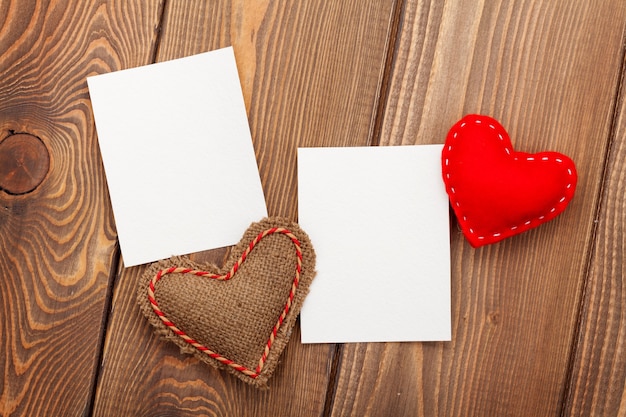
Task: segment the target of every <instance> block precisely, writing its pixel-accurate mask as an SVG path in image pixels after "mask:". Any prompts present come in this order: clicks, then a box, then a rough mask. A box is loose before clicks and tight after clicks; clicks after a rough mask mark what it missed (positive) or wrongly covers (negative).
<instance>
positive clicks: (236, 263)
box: [138, 218, 315, 388]
mask: <svg viewBox="0 0 626 417" xmlns="http://www.w3.org/2000/svg"><path fill="white" fill-rule="evenodd" d="M314 268H315V252H314V251H313V247H312V245H311V242H310V240H309V238H308V236H307V235H306V233H305V232H304V231H303V230H302V229H300V227H299V226H298V225H297V224H295V223H292V222H289V221H288V220H285V219H279V218H268V219H264V220H262V221H260V222H258V223H253V224H252V225H251V226H250V227H249V228H248V230H247V231H246V232H245V234H244V236H243V237H242V239H241V241H240V242H239V243H238V244H237V245H236V246H234V247H233V248H232V249H231V251H230V255H229V257H228V260H227V261H226V263H225V268H224V269H220V268H218V267H217V266H215V265H212V264H202V265H201V264H196V263H194V262H192V261H191V260H189V259H187V258H184V257H177V258H172V259H170V260H167V261H161V262H157V263H155V264H153V265H151V266H150V267H149V268H148V269H147V270H146V272H145V273H144V275H143V276H142V278H141V281H140V285H139V290H138V301H139V305H140V307H141V311H142V312H143V314H144V315H145V316H146V317H147V318H148V320H149V322H150V323H151V324H152V325H153V326H154V327H155V329H156V332H157V333H158V334H160V335H162V336H163V337H165V339H166V340H170V341H172V342H174V343H176V344H177V345H178V346H179V347H180V348H181V350H182V351H183V352H184V353H191V354H193V355H195V356H196V357H197V358H199V359H200V360H201V361H203V362H206V363H208V364H210V365H212V366H215V367H217V368H219V369H224V370H227V371H229V372H231V373H233V374H234V375H236V376H237V377H239V378H240V379H242V380H243V381H245V382H248V383H250V384H252V385H254V386H256V387H259V388H262V387H266V386H267V381H268V379H269V377H270V376H271V375H272V373H273V372H274V369H275V368H276V365H277V364H278V359H279V357H280V354H281V353H282V351H283V349H284V348H285V346H286V344H287V342H288V341H289V337H290V334H291V330H292V329H293V326H294V324H295V322H296V317H297V315H298V313H299V312H300V309H301V307H302V303H303V301H304V298H305V296H306V294H307V292H308V289H309V285H310V283H311V281H312V280H313V277H314V275H315V271H314Z"/></svg>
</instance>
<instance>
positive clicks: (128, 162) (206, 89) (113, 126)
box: [87, 48, 267, 266]
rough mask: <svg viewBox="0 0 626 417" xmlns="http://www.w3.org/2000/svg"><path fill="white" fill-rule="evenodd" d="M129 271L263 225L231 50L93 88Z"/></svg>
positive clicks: (112, 78) (124, 74) (120, 75)
mask: <svg viewBox="0 0 626 417" xmlns="http://www.w3.org/2000/svg"><path fill="white" fill-rule="evenodd" d="M87 82H88V85H89V93H90V95H91V101H92V106H93V112H94V116H95V121H96V128H97V131H98V141H99V144H100V150H101V153H102V159H103V162H104V168H105V172H106V177H107V182H108V186H109V194H110V196H111V203H112V206H113V213H114V216H115V223H116V227H117V233H118V237H119V242H120V247H121V250H122V255H123V257H124V264H125V266H133V265H138V264H143V263H147V262H152V261H155V260H158V259H163V258H167V257H170V256H172V255H180V254H187V253H192V252H198V251H201V250H207V249H213V248H217V247H222V246H227V245H233V244H235V243H237V242H238V241H239V239H240V238H241V236H242V234H243V232H244V231H245V230H246V229H247V227H248V226H249V225H250V223H252V222H254V221H258V220H260V219H261V218H263V217H265V216H267V209H266V206H265V199H264V196H263V190H262V188H261V181H260V178H259V172H258V167H257V163H256V159H255V155H254V149H253V146H252V140H251V136H250V130H249V126H248V119H247V114H246V110H245V106H244V101H243V97H242V93H241V86H240V83H239V78H238V74H237V67H236V64H235V57H234V54H233V50H232V48H224V49H220V50H217V51H213V52H207V53H203V54H199V55H194V56H190V57H187V58H182V59H177V60H173V61H167V62H162V63H158V64H154V65H148V66H144V67H139V68H134V69H128V70H123V71H117V72H113V73H109V74H103V75H98V76H94V77H90V78H88V79H87Z"/></svg>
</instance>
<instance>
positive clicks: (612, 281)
mask: <svg viewBox="0 0 626 417" xmlns="http://www.w3.org/2000/svg"><path fill="white" fill-rule="evenodd" d="M625 28H626V3H624V2H616V1H613V0H593V1H584V2H581V1H578V0H558V1H554V0H535V1H524V0H519V1H513V2H499V1H493V2H491V1H484V2H476V1H469V0H466V1H463V0H454V1H448V2H441V1H436V0H432V1H427V0H388V1H376V2H374V1H371V2H366V1H360V0H350V1H343V2H334V1H323V0H306V1H298V2H274V1H270V0H262V1H252V0H249V1H243V0H221V1H211V2H209V1H203V0H194V1H185V0H161V1H157V0H153V1H143V0H142V1H132V2H131V1H123V2H104V1H102V2H96V1H92V2H79V1H73V2H69V1H68V2H63V1H62V2H51V1H36V0H26V1H25V0H19V2H18V1H17V0H13V1H10V0H0V161H2V166H1V167H0V173H1V174H2V176H3V177H2V178H0V185H1V186H2V187H3V188H2V189H0V334H1V336H2V337H1V339H0V416H37V415H44V416H48V415H51V416H57V415H59V416H80V415H98V416H113V415H115V416H153V415H176V416H192V415H193V416H200V415H213V416H240V415H241V416H269V415H276V416H278V415H285V416H292V415H298V416H368V415H369V416H561V415H562V416H566V415H576V416H626V389H625V385H626V384H625V380H626V348H625V346H626V336H625V335H626V319H625V317H626V297H625V295H624V291H623V286H624V272H623V268H622V263H623V261H624V258H625V256H624V255H625V250H624V247H625V241H624V222H625V221H626V217H625V215H624V210H625V208H626V203H625V198H626V196H625V193H624V183H625V176H626V170H625V169H624V166H623V165H624V159H625V158H626V145H625V144H626V141H625V138H626V110H624V108H625V107H624V104H623V102H624V94H625V93H624V91H626V90H624V88H623V86H622V84H623V81H624V76H626V71H625V70H624V68H625V67H626V65H625V62H624V55H625V49H624V44H625V40H626V38H625ZM231 44H232V45H233V46H234V49H235V55H236V58H237V62H238V68H239V75H240V78H241V83H242V89H243V93H244V99H245V103H246V107H247V110H248V116H249V120H250V128H251V132H252V137H253V142H254V147H255V152H256V156H257V160H258V163H259V170H260V174H261V179H262V183H263V189H264V192H265V196H266V201H267V204H268V211H269V213H270V214H271V215H281V216H286V217H290V218H292V219H294V220H295V219H297V200H296V195H297V192H296V178H297V177H296V159H295V152H296V148H297V147H298V146H358V145H365V146H367V145H383V146H385V145H401V144H424V143H442V142H443V139H444V137H445V134H446V132H447V130H448V129H449V128H450V126H451V125H452V124H453V123H454V122H455V121H456V120H458V119H459V118H460V117H461V116H462V115H464V114H467V113H473V112H479V113H486V114H490V115H492V116H494V117H496V118H497V119H499V120H500V121H501V122H502V124H503V125H504V126H505V127H506V128H507V130H508V131H509V133H510V135H511V138H512V141H513V144H514V146H515V147H516V148H518V149H520V150H524V151H527V152H537V151H540V150H545V149H550V150H556V151H560V152H563V153H566V154H568V155H569V156H571V157H572V159H574V161H575V162H576V163H577V167H578V171H579V185H578V189H577V193H576V196H575V198H574V200H573V201H572V203H571V205H570V207H569V208H568V209H567V210H566V211H565V212H564V213H563V215H561V216H559V217H558V218H557V219H556V220H554V221H553V222H550V223H549V224H546V225H543V226H541V227H540V228H538V229H535V230H532V231H529V232H527V233H525V234H523V235H521V236H518V237H514V238H511V239H507V240H506V241H504V242H502V243H500V244H497V245H492V246H488V247H485V248H482V249H478V250H475V249H472V248H471V247H470V246H469V245H468V244H467V242H466V241H465V240H464V239H463V237H462V235H461V233H460V231H459V230H458V228H457V226H456V223H455V222H454V221H453V223H452V234H451V245H452V257H451V261H452V276H451V280H452V281H451V282H452V316H453V328H452V338H453V340H452V342H440V343H370V344H346V345H302V344H301V343H300V342H299V337H300V333H299V328H298V326H296V330H295V331H294V334H293V335H292V339H291V342H290V344H289V346H288V347H287V349H286V350H285V352H284V355H283V358H282V363H281V364H280V365H279V367H278V369H277V372H276V374H275V375H274V377H273V378H272V380H271V381H270V390H269V391H257V390H255V389H253V388H251V387H249V386H247V385H245V384H243V383H242V382H240V381H239V380H237V379H235V378H232V377H231V376H229V375H227V374H223V373H220V372H218V371H215V370H213V369H210V368H208V367H207V366H205V365H204V364H201V363H198V362H197V361H196V360H194V359H192V358H190V357H187V356H182V355H181V354H180V353H179V352H178V349H177V348H176V347H175V346H174V345H170V344H165V343H162V342H161V341H159V340H158V339H157V338H156V337H155V336H153V334H152V331H151V330H150V328H149V326H148V325H147V323H146V321H145V320H144V319H143V318H142V316H141V315H140V313H139V310H138V307H137V305H136V302H135V288H136V281H137V278H138V276H139V274H141V272H142V271H143V268H142V267H135V268H128V269H124V268H123V260H122V259H121V258H120V256H119V252H118V250H117V244H116V234H115V226H114V222H113V217H112V213H111V208H110V203H109V199H108V193H107V189H106V181H105V178H104V174H103V170H102V165H101V160H100V155H99V151H98V146H97V140H96V133H95V129H94V124H93V116H92V113H91V106H90V103H89V95H88V91H87V84H86V80H85V77H86V76H89V75H93V74H98V73H105V72H110V71H115V70H118V69H122V68H128V67H135V66H139V65H144V64H148V63H152V62H158V61H164V60H168V59H173V58H177V57H182V56H187V55H190V54H194V53H198V52H204V51H208V50H212V49H216V48H219V47H223V46H227V45H231ZM19 134H29V135H32V137H34V138H35V139H34V140H35V141H40V142H33V143H34V144H35V145H34V146H32V147H31V146H30V145H28V144H24V145H23V147H20V148H23V150H24V151H23V152H22V153H20V152H17V150H16V149H17V148H15V147H14V146H9V145H11V143H10V142H6V143H5V145H4V146H2V142H3V141H4V140H6V138H10V137H13V136H16V135H19ZM20 138H22V139H23V138H24V137H23V136H19V137H18V138H17V139H16V138H13V139H11V140H12V141H14V142H18V141H20V140H22V139H20ZM28 140H29V141H30V139H28ZM7 143H8V144H9V145H7ZM22 143H26V142H22ZM39 143H42V144H43V145H45V150H46V151H47V153H48V155H47V156H48V159H47V161H48V163H49V165H48V166H47V167H46V155H45V152H44V151H43V150H42V149H40V147H39ZM31 145H32V143H31ZM8 148H11V152H10V153H8V152H6V149H8ZM3 149H4V150H5V151H3ZM33 149H34V150H33ZM321 169H322V168H321ZM42 172H43V173H44V174H42ZM31 174H32V175H31ZM42 175H43V180H42V179H41V176H42ZM38 181H41V183H40V184H39V183H38ZM6 184H9V185H8V186H7V185H6ZM11 187H15V188H13V189H11ZM29 188H34V190H33V191H29V190H28V189H29ZM16 190H18V191H16ZM207 192H209V191H208V190H207ZM227 250H228V249H224V250H216V251H210V252H205V253H200V254H195V255H193V257H194V259H196V260H211V261H213V262H217V263H221V262H222V261H223V259H224V257H225V255H226V253H227ZM109 307H110V308H109Z"/></svg>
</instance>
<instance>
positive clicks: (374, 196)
mask: <svg viewBox="0 0 626 417" xmlns="http://www.w3.org/2000/svg"><path fill="white" fill-rule="evenodd" d="M441 150H442V146H441V145H422V146H393V147H357V148H300V149H298V207H299V214H298V217H299V223H300V225H301V226H302V228H303V229H304V230H305V231H306V232H307V233H308V234H309V236H310V238H311V241H312V243H313V246H314V248H315V251H316V254H317V265H316V269H317V276H316V277H315V279H314V280H313V283H312V285H311V289H310V293H309V295H308V297H307V298H306V300H305V302H304V306H303V309H302V312H301V328H302V342H303V343H346V342H394V341H434V340H450V337H451V320H450V315H451V313H450V308H451V307H450V240H449V239H450V238H449V214H448V213H449V208H448V207H449V206H448V204H449V203H448V197H447V195H446V192H445V189H444V184H443V181H442V179H441Z"/></svg>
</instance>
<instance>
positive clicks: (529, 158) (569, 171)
mask: <svg viewBox="0 0 626 417" xmlns="http://www.w3.org/2000/svg"><path fill="white" fill-rule="evenodd" d="M474 122H475V123H476V124H481V123H482V120H479V119H476V120H474ZM465 126H467V122H463V123H461V124H460V125H459V129H463V128H464V127H465ZM488 126H489V127H490V128H491V129H493V130H494V131H496V133H497V135H498V139H500V141H504V137H503V136H502V133H501V132H498V131H497V130H498V129H497V128H496V126H495V125H493V124H491V123H490V124H489V125H488ZM458 134H459V131H458V130H457V131H454V133H453V134H452V138H453V139H455V140H456V139H457V136H458ZM452 149H453V147H452V145H448V152H452ZM504 151H505V153H506V154H507V155H509V156H510V155H511V154H512V153H513V150H512V149H509V148H508V147H507V146H505V147H504ZM513 159H514V160H515V161H517V160H519V158H518V157H517V156H514V157H513ZM526 160H527V161H537V160H536V158H535V157H532V156H529V157H527V158H526ZM549 161H550V158H549V157H547V156H544V157H542V158H541V159H540V160H539V161H538V162H549ZM554 161H555V162H557V163H563V160H562V159H561V158H554ZM444 164H445V166H446V167H448V166H449V165H450V161H449V159H448V158H446V159H445V161H444ZM567 174H568V176H569V178H570V182H569V183H568V184H567V186H566V190H569V189H570V188H572V185H573V179H574V173H573V172H572V170H571V169H570V168H568V169H567ZM445 176H446V179H447V180H450V173H449V172H446V173H445ZM450 191H451V193H452V194H453V195H455V194H456V190H455V189H454V187H452V186H450ZM450 197H451V198H450V199H451V200H453V196H450ZM566 199H567V198H566V196H565V195H563V196H561V198H560V199H559V201H558V203H557V204H562V203H563V202H565V200H566ZM452 204H454V205H455V206H456V207H457V208H459V209H460V208H461V205H460V203H459V202H458V200H455V199H454V201H452ZM556 209H557V207H556V206H555V207H552V208H551V209H550V213H554V212H555V211H556ZM543 219H545V215H541V216H539V217H537V218H536V219H530V220H526V221H525V222H523V223H520V224H518V225H515V226H512V227H511V228H510V229H511V230H512V231H515V230H517V229H518V228H519V227H521V226H522V225H523V226H529V225H530V224H531V223H532V222H533V221H539V222H541V221H542V220H543ZM463 221H465V222H467V216H465V215H463ZM469 232H470V233H471V234H475V230H474V229H472V228H469ZM501 235H502V232H496V233H493V234H492V235H491V237H494V238H497V237H499V236H501ZM485 238H486V236H477V239H479V240H485Z"/></svg>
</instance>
